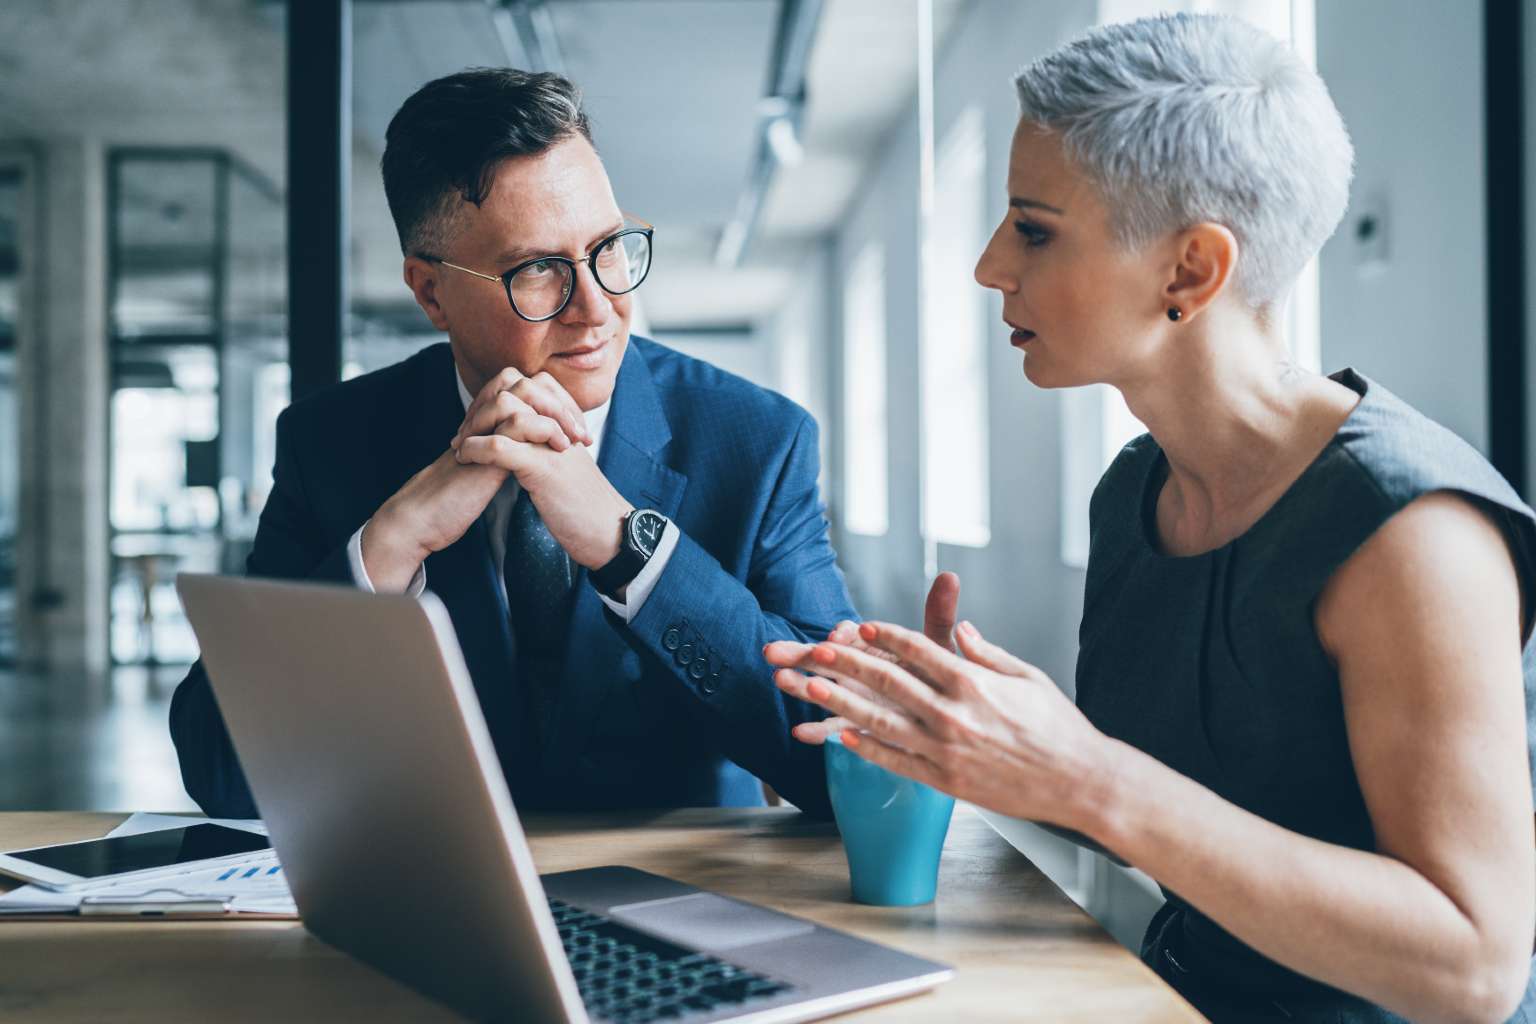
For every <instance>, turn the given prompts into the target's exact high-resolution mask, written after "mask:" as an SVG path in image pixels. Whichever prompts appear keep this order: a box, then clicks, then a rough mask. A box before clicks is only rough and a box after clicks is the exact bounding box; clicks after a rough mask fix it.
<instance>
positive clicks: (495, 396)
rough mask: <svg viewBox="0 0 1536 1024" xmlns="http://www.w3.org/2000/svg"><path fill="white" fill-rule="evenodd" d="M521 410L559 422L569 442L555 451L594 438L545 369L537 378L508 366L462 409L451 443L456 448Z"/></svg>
mask: <svg viewBox="0 0 1536 1024" xmlns="http://www.w3.org/2000/svg"><path fill="white" fill-rule="evenodd" d="M524 409H532V410H533V411H534V412H536V413H538V414H539V415H540V416H544V417H546V418H548V419H550V420H551V421H553V422H555V423H557V424H559V426H560V430H561V433H562V434H564V436H565V438H566V440H567V441H568V442H569V444H567V445H565V446H563V447H560V448H557V449H556V450H557V451H564V450H565V447H569V445H571V444H591V443H592V441H593V438H592V432H591V431H590V430H589V429H587V421H586V417H585V416H584V415H583V414H582V411H581V407H580V406H579V405H577V404H576V400H575V399H573V398H572V397H571V396H570V394H569V393H568V392H567V391H566V390H565V388H563V387H561V385H560V382H559V381H557V380H555V378H554V377H553V376H552V375H551V374H549V373H547V372H545V373H540V374H539V375H538V376H537V377H524V376H523V375H522V374H521V373H520V372H518V370H517V369H516V368H514V367H510V366H509V367H507V368H506V369H504V370H502V371H501V372H500V373H498V374H497V375H496V376H495V377H492V378H491V379H490V380H489V381H488V382H487V383H486V385H485V387H483V388H481V389H480V393H479V394H478V395H476V396H475V399H474V401H472V402H471V403H470V406H469V408H468V409H467V410H465V414H464V422H463V423H462V424H460V426H459V430H458V433H457V434H455V435H454V438H453V441H452V443H451V446H452V447H454V448H457V447H459V446H460V445H461V444H463V443H464V439H465V438H466V437H469V436H471V435H475V434H489V433H492V432H494V431H496V430H497V429H498V428H499V427H500V425H501V424H502V423H503V422H504V421H506V420H507V419H510V418H511V417H513V416H515V415H517V414H518V413H519V412H521V411H522V410H524Z"/></svg>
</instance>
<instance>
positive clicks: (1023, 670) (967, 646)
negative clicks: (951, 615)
mask: <svg viewBox="0 0 1536 1024" xmlns="http://www.w3.org/2000/svg"><path fill="white" fill-rule="evenodd" d="M955 638H956V639H957V640H959V642H960V653H961V654H963V655H964V656H965V659H966V660H967V661H974V662H975V663H976V664H978V665H981V666H982V667H983V668H990V669H991V670H992V671H994V672H1001V673H1002V674H1003V675H1006V676H1031V675H1034V674H1036V673H1038V672H1039V669H1037V668H1035V666H1033V665H1031V664H1030V663H1029V662H1027V661H1025V660H1023V659H1022V658H1016V657H1014V656H1013V655H1012V654H1009V653H1008V652H1007V651H1005V650H1003V649H1002V648H1001V647H999V646H997V644H994V643H993V642H992V641H990V640H987V639H984V638H983V637H982V635H981V631H980V630H978V629H977V628H976V627H975V626H973V625H971V624H970V623H969V622H962V623H960V627H959V628H958V629H956V630H955Z"/></svg>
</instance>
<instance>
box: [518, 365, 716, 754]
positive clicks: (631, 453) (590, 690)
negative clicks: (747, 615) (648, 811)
mask: <svg viewBox="0 0 1536 1024" xmlns="http://www.w3.org/2000/svg"><path fill="white" fill-rule="evenodd" d="M671 439H672V431H671V428H670V427H669V426H668V423H667V417H666V412H665V410H664V408H663V406H662V402H661V395H660V392H659V391H658V389H657V387H656V382H655V380H654V379H653V378H652V376H651V370H650V367H649V366H648V365H647V364H646V361H645V357H644V356H643V355H642V354H641V352H640V350H639V347H638V346H637V345H636V344H635V340H634V339H633V338H631V339H630V342H629V346H628V348H627V350H626V351H625V353H624V361H623V363H622V364H620V366H619V375H618V380H617V382H616V383H615V385H614V393H613V405H612V407H611V408H610V409H609V412H608V422H607V425H606V426H605V427H604V434H603V444H602V451H601V453H600V457H599V458H598V468H599V469H601V470H602V471H603V475H604V476H606V477H607V478H608V481H609V483H611V484H613V486H614V489H615V490H617V491H618V492H619V493H620V494H622V495H624V497H625V498H626V499H627V500H628V501H629V503H630V504H632V505H634V506H635V507H636V508H653V509H655V510H656V511H658V512H660V513H662V514H663V515H665V516H667V517H668V518H669V519H671V518H675V517H676V514H677V510H678V507H679V506H680V505H681V504H682V500H683V493H684V491H685V490H686V489H687V487H688V478H687V477H686V476H684V475H683V474H682V473H679V472H678V471H677V470H675V469H672V468H671V467H669V466H667V465H665V464H664V463H663V462H662V461H661V458H660V453H661V452H662V450H663V449H664V448H665V447H666V446H667V443H668V442H669V441H670V440H671ZM605 611H606V609H605V606H604V605H603V602H602V599H601V598H599V597H598V596H597V591H596V590H594V589H593V588H592V586H591V584H590V583H589V582H588V581H587V572H586V570H584V569H583V570H582V571H581V572H580V573H579V574H578V576H577V580H576V599H575V602H574V609H573V613H572V621H571V631H570V639H569V641H568V642H567V645H566V655H565V670H564V674H563V676H562V679H561V684H560V708H559V712H558V714H557V715H556V718H555V722H556V724H555V735H554V736H553V737H552V738H551V740H552V741H551V742H549V743H547V744H546V748H545V757H544V767H545V771H546V772H551V773H554V772H555V771H557V770H558V769H559V767H560V765H561V763H562V762H563V761H565V760H568V759H569V758H571V757H574V756H575V755H576V754H578V753H579V752H580V751H582V750H584V749H586V745H587V737H588V736H589V735H590V733H591V729H592V724H593V722H594V721H595V720H596V718H597V716H598V714H599V712H600V711H601V710H602V705H603V702H604V700H605V699H606V698H607V696H608V695H609V693H610V692H611V691H612V690H613V688H614V687H617V686H619V685H621V683H622V682H623V680H621V679H620V678H618V667H619V665H620V664H621V661H622V659H623V656H624V654H625V653H626V652H627V651H628V650H629V645H628V644H627V643H625V641H624V639H623V637H622V636H620V635H619V633H618V631H617V629H618V628H622V627H617V628H616V627H615V626H613V625H611V624H610V623H609V622H608V621H607V618H606V617H605Z"/></svg>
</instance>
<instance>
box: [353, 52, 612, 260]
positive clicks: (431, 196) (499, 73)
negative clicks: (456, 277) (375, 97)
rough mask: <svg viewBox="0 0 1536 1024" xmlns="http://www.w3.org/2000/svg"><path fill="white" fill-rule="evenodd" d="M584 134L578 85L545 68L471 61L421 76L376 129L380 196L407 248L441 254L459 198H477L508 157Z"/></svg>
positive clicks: (589, 137) (473, 200) (470, 200)
mask: <svg viewBox="0 0 1536 1024" xmlns="http://www.w3.org/2000/svg"><path fill="white" fill-rule="evenodd" d="M578 134H579V135H581V136H582V138H584V139H586V140H587V141H588V142H591V141H592V132H591V129H590V127H589V126H588V124H587V114H586V111H585V110H583V109H582V107H581V93H580V92H579V91H578V90H577V88H576V86H575V85H573V84H572V83H571V81H570V80H569V79H567V78H565V77H564V76H561V75H557V74H555V73H553V72H549V71H539V72H533V71H518V70H515V69H513V68H469V69H466V70H464V71H460V72H458V73H457V74H453V75H449V76H447V77H446V78H439V79H436V80H434V81H431V82H428V83H427V84H426V85H424V86H422V87H421V88H420V89H418V90H416V92H415V94H413V95H412V96H411V98H410V99H408V100H406V101H405V103H404V104H402V105H401V107H400V109H399V110H398V111H396V112H395V116H394V117H393V118H392V119H391V120H390V122H389V129H388V130H387V131H386V132H385V133H384V161H383V169H384V194H385V196H387V197H388V199H389V212H390V214H391V215H392V216H393V217H394V218H395V230H396V231H397V232H399V234H400V248H401V250H402V251H403V252H404V253H405V254H406V255H407V256H411V255H434V256H440V255H441V252H440V251H437V250H438V249H439V247H441V246H442V245H443V244H444V243H445V242H446V241H447V237H448V233H449V228H450V222H451V219H452V212H453V209H454V207H455V206H456V205H457V202H456V201H457V200H458V199H463V200H464V201H465V202H466V203H473V204H475V205H476V206H479V205H480V204H481V203H482V202H484V201H485V197H486V196H487V195H488V194H489V193H490V190H491V183H492V181H493V178H494V175H495V173H496V168H497V166H498V165H500V163H501V161H503V160H505V159H507V158H508V157H515V156H534V155H536V154H539V153H542V152H544V151H545V150H547V149H550V148H551V147H553V146H555V145H557V144H559V143H561V142H564V141H565V140H566V139H569V138H571V137H572V136H573V135H578Z"/></svg>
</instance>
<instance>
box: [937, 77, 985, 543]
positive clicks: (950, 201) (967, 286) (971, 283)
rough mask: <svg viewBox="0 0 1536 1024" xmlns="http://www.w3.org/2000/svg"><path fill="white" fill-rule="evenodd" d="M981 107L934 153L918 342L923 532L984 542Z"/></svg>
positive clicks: (971, 111) (966, 114) (963, 119)
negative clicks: (976, 273) (975, 274)
mask: <svg viewBox="0 0 1536 1024" xmlns="http://www.w3.org/2000/svg"><path fill="white" fill-rule="evenodd" d="M985 174H986V147H985V143H984V139H983V136H982V121H981V110H980V109H979V108H976V107H972V108H970V109H968V110H966V111H965V112H964V113H963V114H961V115H960V117H958V118H957V119H956V120H955V123H954V125H953V127H952V128H950V130H949V134H948V135H947V136H945V138H944V141H943V144H942V145H941V146H940V147H939V149H938V152H937V153H936V154H935V159H934V190H933V217H932V219H931V221H930V224H931V229H930V233H929V237H928V246H929V251H928V253H927V254H926V259H925V264H926V271H927V272H926V274H925V275H924V278H923V280H924V283H925V289H924V295H923V299H924V302H923V321H924V323H923V328H924V329H923V333H922V348H921V365H922V375H921V377H920V380H921V382H922V403H923V419H922V423H923V535H924V537H926V538H927V539H929V540H931V541H937V542H940V543H944V544H965V545H969V546H972V547H984V546H986V544H987V543H988V542H989V541H990V540H991V538H992V521H991V515H990V506H989V479H988V473H987V460H988V455H989V449H988V443H987V359H986V331H985V329H984V327H983V317H984V301H985V298H986V296H985V293H984V292H983V291H982V290H981V289H979V288H977V287H976V282H975V280H974V279H973V278H972V268H973V267H974V266H975V264H976V254H977V253H979V252H980V251H981V249H982V245H983V244H984V243H985V241H986V240H985V238H984V237H983V221H984V218H985V217H986V195H985V187H986V181H985Z"/></svg>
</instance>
